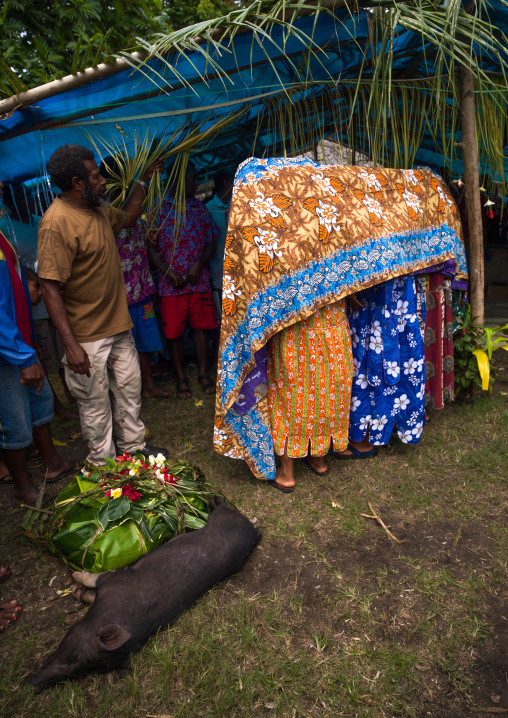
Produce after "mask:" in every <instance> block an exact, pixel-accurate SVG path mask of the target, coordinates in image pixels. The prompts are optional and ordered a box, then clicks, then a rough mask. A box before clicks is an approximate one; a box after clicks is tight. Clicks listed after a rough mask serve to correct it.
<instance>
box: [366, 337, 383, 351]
mask: <svg viewBox="0 0 508 718" xmlns="http://www.w3.org/2000/svg"><path fill="white" fill-rule="evenodd" d="M369 349H370V350H371V351H375V352H376V354H381V352H382V351H383V340H382V339H381V337H380V336H379V333H378V332H375V333H374V334H371V336H370V344H369Z"/></svg>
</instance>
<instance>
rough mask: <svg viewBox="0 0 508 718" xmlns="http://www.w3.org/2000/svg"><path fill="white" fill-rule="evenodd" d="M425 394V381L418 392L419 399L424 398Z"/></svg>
mask: <svg viewBox="0 0 508 718" xmlns="http://www.w3.org/2000/svg"><path fill="white" fill-rule="evenodd" d="M424 396H425V383H424V384H422V385H421V387H420V391H419V392H418V393H417V394H416V398H417V399H423V397H424Z"/></svg>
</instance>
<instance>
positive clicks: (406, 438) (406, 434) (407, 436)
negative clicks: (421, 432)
mask: <svg viewBox="0 0 508 718" xmlns="http://www.w3.org/2000/svg"><path fill="white" fill-rule="evenodd" d="M412 438H413V437H412V435H411V431H410V430H409V429H406V430H405V431H399V439H400V440H401V441H402V443H403V444H409V442H410V441H411V439H412Z"/></svg>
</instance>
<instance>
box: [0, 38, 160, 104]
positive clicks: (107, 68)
mask: <svg viewBox="0 0 508 718" xmlns="http://www.w3.org/2000/svg"><path fill="white" fill-rule="evenodd" d="M131 57H132V58H133V61H138V62H143V61H144V60H145V59H146V58H147V57H148V53H147V52H133V53H132V56H131ZM129 68H132V63H131V62H127V61H126V60H114V61H113V62H103V63H101V64H100V65H97V67H88V68H87V69H86V70H83V72H78V73H76V74H75V75H67V76H66V77H62V78H61V79H60V80H52V81H51V82H46V84H45V85H40V86H39V87H34V88H32V89H31V90H27V91H26V92H20V93H19V95H13V96H12V97H7V98H6V99H5V100H0V117H1V115H4V114H7V113H9V112H12V111H13V110H17V109H19V108H20V107H28V105H33V104H35V103H36V102H40V101H41V100H45V99H47V98H48V97H53V96H54V95H58V94H59V93H60V92H67V91H68V90H74V89H75V88H76V87H81V85H86V84H87V83H89V82H92V81H93V80H100V79H102V78H103V77H109V76H110V75H114V74H115V73H117V72H122V71H123V70H128V69H129Z"/></svg>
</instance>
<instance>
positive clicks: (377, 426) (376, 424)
mask: <svg viewBox="0 0 508 718" xmlns="http://www.w3.org/2000/svg"><path fill="white" fill-rule="evenodd" d="M387 423H388V419H387V418H386V416H385V415H384V414H383V416H381V417H376V418H375V419H373V420H372V430H373V431H383V428H384V425H385V424H387Z"/></svg>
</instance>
